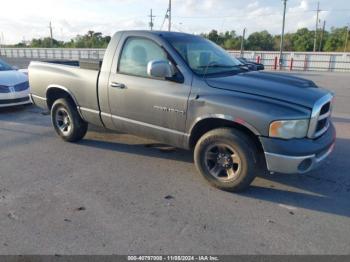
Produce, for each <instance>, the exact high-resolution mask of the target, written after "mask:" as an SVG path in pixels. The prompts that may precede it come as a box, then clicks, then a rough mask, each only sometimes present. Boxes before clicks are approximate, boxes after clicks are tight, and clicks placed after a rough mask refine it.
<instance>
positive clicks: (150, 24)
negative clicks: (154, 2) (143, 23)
mask: <svg viewBox="0 0 350 262" xmlns="http://www.w3.org/2000/svg"><path fill="white" fill-rule="evenodd" d="M149 17H150V19H151V20H150V22H149V27H150V29H151V31H152V30H153V26H154V23H153V18H154V17H155V16H154V15H153V11H152V9H151V14H150V15H149Z"/></svg>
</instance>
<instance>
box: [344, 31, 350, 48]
mask: <svg viewBox="0 0 350 262" xmlns="http://www.w3.org/2000/svg"><path fill="white" fill-rule="evenodd" d="M348 39H349V25H348V26H347V27H346V38H345V46H344V53H345V52H346V48H347V47H348Z"/></svg>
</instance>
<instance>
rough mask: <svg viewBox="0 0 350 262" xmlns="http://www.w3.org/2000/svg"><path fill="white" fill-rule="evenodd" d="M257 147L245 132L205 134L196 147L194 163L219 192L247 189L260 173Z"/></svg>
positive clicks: (226, 129) (229, 130)
mask: <svg viewBox="0 0 350 262" xmlns="http://www.w3.org/2000/svg"><path fill="white" fill-rule="evenodd" d="M257 159H258V158H257V148H256V146H255V144H254V143H253V142H252V141H251V139H250V138H249V137H248V136H247V135H245V134H244V133H243V132H241V131H239V130H236V129H230V128H220V129H215V130H212V131H209V132H208V133H206V134H204V135H203V136H202V137H201V138H200V139H199V141H198V142H197V144H196V147H195V150H194V161H195V165H196V167H197V169H198V171H199V172H200V173H201V174H202V175H203V176H204V178H205V179H206V180H208V182H209V183H210V184H211V185H213V186H214V187H217V188H219V189H222V190H225V191H231V192H239V191H243V190H245V189H247V188H248V187H249V185H250V184H251V183H252V181H253V180H254V178H255V177H256V173H257Z"/></svg>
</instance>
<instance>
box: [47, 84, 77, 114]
mask: <svg viewBox="0 0 350 262" xmlns="http://www.w3.org/2000/svg"><path fill="white" fill-rule="evenodd" d="M60 98H66V99H68V100H69V101H70V102H71V103H72V104H73V105H76V104H75V102H74V100H73V98H72V96H71V95H70V94H69V93H68V92H67V91H65V90H63V89H61V88H55V87H53V88H50V89H49V90H48V91H47V93H46V99H47V100H46V103H47V106H48V108H49V110H51V108H52V105H53V103H54V102H55V101H56V100H57V99H60Z"/></svg>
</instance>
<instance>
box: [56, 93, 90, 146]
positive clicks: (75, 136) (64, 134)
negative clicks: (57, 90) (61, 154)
mask: <svg viewBox="0 0 350 262" xmlns="http://www.w3.org/2000/svg"><path fill="white" fill-rule="evenodd" d="M67 119H68V120H67ZM51 120H52V124H53V127H54V129H55V131H56V133H57V134H58V135H59V136H60V137H61V138H62V139H63V140H65V141H67V142H77V141H79V140H81V139H82V138H83V137H84V136H85V135H86V132H87V129H88V124H87V122H85V121H84V120H83V119H82V118H81V117H80V115H79V113H78V111H77V109H76V106H75V105H74V103H73V102H72V101H71V100H70V99H66V98H60V99H57V100H56V101H55V102H54V103H53V105H52V108H51ZM66 126H67V127H66Z"/></svg>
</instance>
